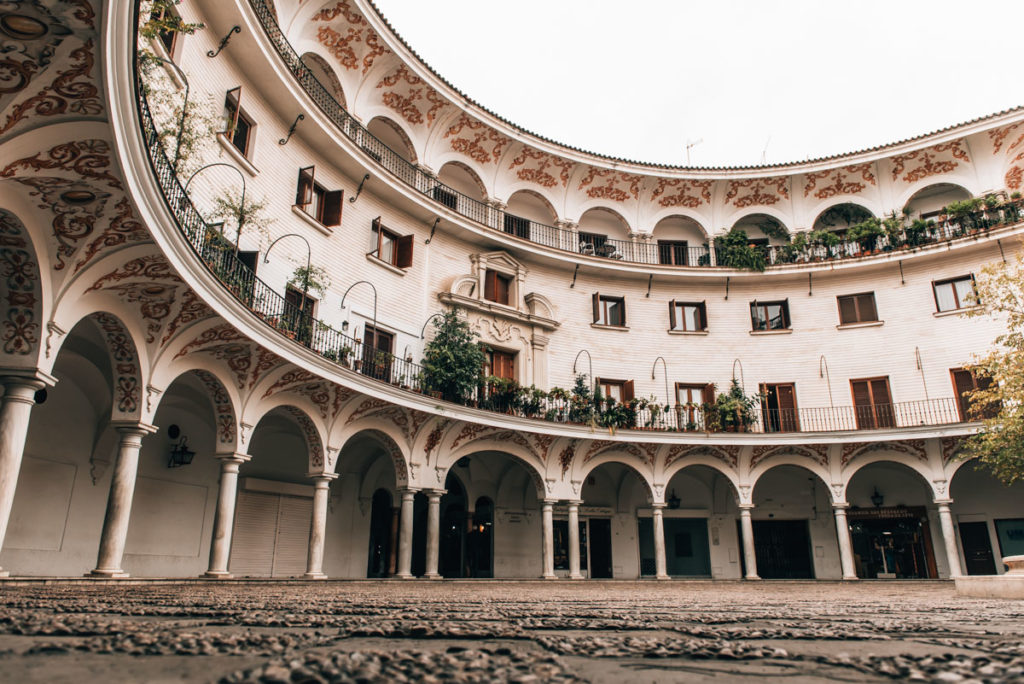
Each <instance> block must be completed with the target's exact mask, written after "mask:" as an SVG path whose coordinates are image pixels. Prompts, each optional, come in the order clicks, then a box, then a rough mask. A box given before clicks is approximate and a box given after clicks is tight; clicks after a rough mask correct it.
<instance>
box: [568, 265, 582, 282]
mask: <svg viewBox="0 0 1024 684" xmlns="http://www.w3.org/2000/svg"><path fill="white" fill-rule="evenodd" d="M579 272H580V265H579V264H576V270H574V271H573V272H572V284H571V285H569V287H570V288H573V287H576V275H577V274H578V273H579Z"/></svg>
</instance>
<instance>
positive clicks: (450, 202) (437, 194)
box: [433, 185, 459, 210]
mask: <svg viewBox="0 0 1024 684" xmlns="http://www.w3.org/2000/svg"><path fill="white" fill-rule="evenodd" d="M433 193H434V199H435V200H437V201H438V202H440V203H441V204H443V205H444V206H446V207H448V208H449V209H453V210H454V209H455V208H456V207H458V204H459V196H458V195H457V194H455V191H453V190H449V189H448V188H446V187H444V186H443V185H435V186H434V190H433Z"/></svg>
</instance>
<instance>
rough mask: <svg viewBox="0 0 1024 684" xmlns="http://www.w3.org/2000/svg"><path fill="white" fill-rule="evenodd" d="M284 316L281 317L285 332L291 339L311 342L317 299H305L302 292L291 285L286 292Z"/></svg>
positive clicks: (309, 297)
mask: <svg viewBox="0 0 1024 684" xmlns="http://www.w3.org/2000/svg"><path fill="white" fill-rule="evenodd" d="M284 301H285V307H284V315H283V316H282V317H281V323H282V324H283V326H284V327H283V330H284V332H285V334H288V335H289V336H290V337H297V338H298V339H299V340H301V341H303V342H307V343H308V342H309V340H310V337H311V335H312V332H313V317H314V316H315V315H316V299H315V298H314V297H311V296H309V294H308V293H307V294H306V295H305V297H303V294H302V292H301V291H300V290H296V289H295V288H294V287H292V286H291V285H289V286H288V287H286V288H285V291H284Z"/></svg>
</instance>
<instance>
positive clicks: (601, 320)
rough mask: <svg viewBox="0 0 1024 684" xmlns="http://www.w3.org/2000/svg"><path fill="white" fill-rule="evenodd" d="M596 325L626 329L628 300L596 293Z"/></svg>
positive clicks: (594, 298)
mask: <svg viewBox="0 0 1024 684" xmlns="http://www.w3.org/2000/svg"><path fill="white" fill-rule="evenodd" d="M593 300H594V323H596V324H597V325H613V326H617V327H620V328H621V327H625V325H626V300H624V299H623V298H622V297H608V296H606V295H602V294H601V293H599V292H595V293H594V297H593Z"/></svg>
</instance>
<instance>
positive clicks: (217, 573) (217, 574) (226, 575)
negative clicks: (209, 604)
mask: <svg viewBox="0 0 1024 684" xmlns="http://www.w3.org/2000/svg"><path fill="white" fill-rule="evenodd" d="M200 577H202V578H204V579H231V578H232V577H234V575H232V574H231V573H230V572H228V571H227V570H207V571H206V572H204V573H203V574H202V575H200Z"/></svg>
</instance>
